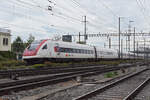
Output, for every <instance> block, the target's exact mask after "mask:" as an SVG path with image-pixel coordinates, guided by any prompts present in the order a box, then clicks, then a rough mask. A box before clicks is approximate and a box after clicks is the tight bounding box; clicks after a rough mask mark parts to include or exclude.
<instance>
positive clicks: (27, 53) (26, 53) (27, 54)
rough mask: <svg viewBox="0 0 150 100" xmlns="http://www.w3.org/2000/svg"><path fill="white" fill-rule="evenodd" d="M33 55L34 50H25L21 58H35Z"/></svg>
mask: <svg viewBox="0 0 150 100" xmlns="http://www.w3.org/2000/svg"><path fill="white" fill-rule="evenodd" d="M35 55H36V50H32V51H29V50H25V51H24V53H23V56H35Z"/></svg>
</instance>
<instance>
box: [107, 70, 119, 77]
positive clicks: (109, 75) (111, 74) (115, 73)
mask: <svg viewBox="0 0 150 100" xmlns="http://www.w3.org/2000/svg"><path fill="white" fill-rule="evenodd" d="M117 75H118V72H116V71H115V72H108V73H106V74H104V77H105V78H113V77H115V76H117Z"/></svg>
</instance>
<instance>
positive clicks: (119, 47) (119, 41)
mask: <svg viewBox="0 0 150 100" xmlns="http://www.w3.org/2000/svg"><path fill="white" fill-rule="evenodd" d="M118 28H119V30H118V31H119V52H118V58H119V59H120V34H121V32H120V17H119V27H118Z"/></svg>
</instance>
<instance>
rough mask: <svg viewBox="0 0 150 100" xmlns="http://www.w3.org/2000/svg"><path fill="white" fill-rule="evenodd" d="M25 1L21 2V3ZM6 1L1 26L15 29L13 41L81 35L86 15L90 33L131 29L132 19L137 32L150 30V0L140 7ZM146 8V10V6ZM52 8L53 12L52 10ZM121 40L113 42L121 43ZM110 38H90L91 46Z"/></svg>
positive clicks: (115, 0)
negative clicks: (119, 27) (119, 25)
mask: <svg viewBox="0 0 150 100" xmlns="http://www.w3.org/2000/svg"><path fill="white" fill-rule="evenodd" d="M19 1H21V2H19ZM52 1H53V2H54V3H49V2H48V1H47V0H44V1H43V0H25V1H24V0H2V1H1V4H0V15H1V16H0V22H1V25H0V27H9V29H11V30H12V40H14V39H15V37H16V36H21V37H22V39H23V40H24V41H26V40H27V38H28V36H29V34H32V35H33V36H35V37H36V39H42V38H49V37H53V35H54V34H56V33H57V34H61V35H62V34H64V33H65V34H68V33H69V34H78V32H81V33H82V34H83V32H84V23H83V22H82V21H83V20H84V19H83V16H85V15H86V16H87V21H88V22H87V32H88V33H98V32H101V33H103V32H105V33H106V32H118V17H119V16H120V17H123V18H122V19H121V31H122V32H124V31H127V30H128V24H129V20H134V23H132V27H133V26H135V27H136V29H137V31H138V32H139V31H141V30H144V31H145V32H149V31H150V30H149V29H150V19H149V17H150V15H149V14H150V13H149V12H150V10H149V8H150V7H149V4H150V1H149V0H144V1H142V0H141V1H142V4H141V5H138V4H137V2H136V0H75V1H77V2H75V1H74V0H52ZM142 5H144V7H143V6H142ZM48 6H52V8H53V10H52V11H49V10H48ZM117 39H118V38H117V37H116V38H113V39H112V40H113V41H117ZM104 42H107V39H104V38H103V37H102V38H89V39H88V43H89V44H95V45H102V46H103V44H104Z"/></svg>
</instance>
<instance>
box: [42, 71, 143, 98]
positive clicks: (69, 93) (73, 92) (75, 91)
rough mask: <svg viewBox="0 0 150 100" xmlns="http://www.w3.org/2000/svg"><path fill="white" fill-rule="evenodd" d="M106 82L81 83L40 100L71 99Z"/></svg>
mask: <svg viewBox="0 0 150 100" xmlns="http://www.w3.org/2000/svg"><path fill="white" fill-rule="evenodd" d="M139 70H141V69H139ZM95 78H96V77H95ZM116 80H117V79H116ZM113 81H115V80H113ZM106 84H108V83H100V84H83V85H82V86H78V87H75V88H71V89H68V90H65V91H61V92H58V93H55V94H50V95H48V96H47V97H46V98H44V99H42V100H72V99H73V98H75V97H77V96H80V95H83V94H85V93H87V92H90V91H93V90H94V89H97V88H99V87H102V86H104V85H106Z"/></svg>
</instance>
